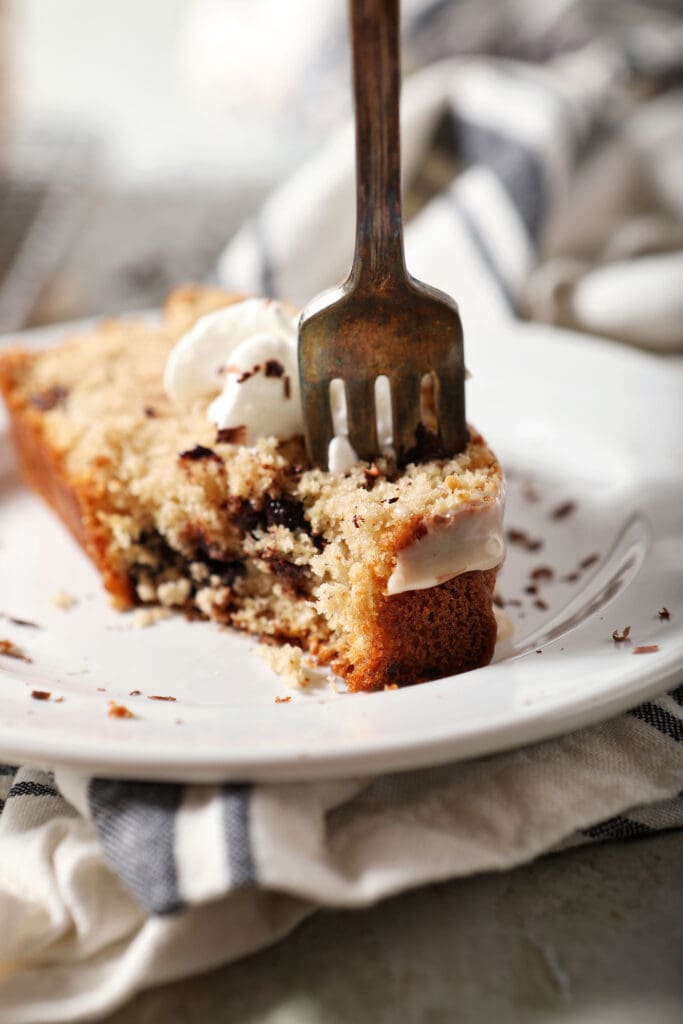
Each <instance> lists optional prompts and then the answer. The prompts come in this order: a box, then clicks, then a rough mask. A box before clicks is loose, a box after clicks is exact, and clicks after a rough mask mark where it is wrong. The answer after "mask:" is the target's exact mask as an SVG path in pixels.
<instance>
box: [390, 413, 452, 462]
mask: <svg viewBox="0 0 683 1024" xmlns="http://www.w3.org/2000/svg"><path fill="white" fill-rule="evenodd" d="M447 454H448V453H447V452H446V449H445V448H444V446H443V443H442V441H441V436H440V435H439V434H437V433H436V432H435V431H434V430H430V428H429V427H426V426H425V425H424V423H418V425H417V427H416V429H415V445H414V447H413V448H410V449H409V450H408V451H407V452H404V453H403V457H402V459H401V460H400V461H401V462H402V463H405V464H407V463H409V462H415V463H420V462H431V461H432V460H433V459H445V458H446V456H447Z"/></svg>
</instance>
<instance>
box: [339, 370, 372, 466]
mask: <svg viewBox="0 0 683 1024" xmlns="http://www.w3.org/2000/svg"><path fill="white" fill-rule="evenodd" d="M346 409H347V414H348V422H349V441H350V442H351V446H352V448H353V449H354V451H355V452H356V454H357V455H358V457H359V458H361V459H367V460H368V461H369V460H371V459H374V458H375V456H376V455H377V453H378V451H379V445H378V443H377V422H376V417H375V382H374V380H347V381H346Z"/></svg>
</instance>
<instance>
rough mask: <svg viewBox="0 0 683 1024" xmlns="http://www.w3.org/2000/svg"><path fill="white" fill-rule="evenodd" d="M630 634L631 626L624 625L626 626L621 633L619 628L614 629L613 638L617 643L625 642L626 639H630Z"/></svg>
mask: <svg viewBox="0 0 683 1024" xmlns="http://www.w3.org/2000/svg"><path fill="white" fill-rule="evenodd" d="M630 635H631V627H630V626H624V628H623V629H622V631H621V633H620V632H619V630H618V629H615V630H613V631H612V639H613V640H614V642H615V644H623V643H624V641H626V640H628V638H629V637H630Z"/></svg>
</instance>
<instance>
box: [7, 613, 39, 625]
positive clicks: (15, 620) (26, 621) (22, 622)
mask: <svg viewBox="0 0 683 1024" xmlns="http://www.w3.org/2000/svg"><path fill="white" fill-rule="evenodd" d="M0 619H6V620H7V622H11V623H12V625H13V626H24V627H26V628H28V629H42V628H43V627H42V626H39V625H38V623H37V622H32V621H31V619H18V618H16V616H14V615H7V614H5V613H4V612H0Z"/></svg>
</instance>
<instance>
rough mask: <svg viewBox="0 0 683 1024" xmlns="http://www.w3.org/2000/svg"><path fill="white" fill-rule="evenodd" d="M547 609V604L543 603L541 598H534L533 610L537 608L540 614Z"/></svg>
mask: <svg viewBox="0 0 683 1024" xmlns="http://www.w3.org/2000/svg"><path fill="white" fill-rule="evenodd" d="M549 607H550V605H549V604H548V602H547V601H544V600H543V598H541V597H538V598H536V600H535V601H534V608H538V610H539V611H540V612H547V611H548V608H549Z"/></svg>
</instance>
